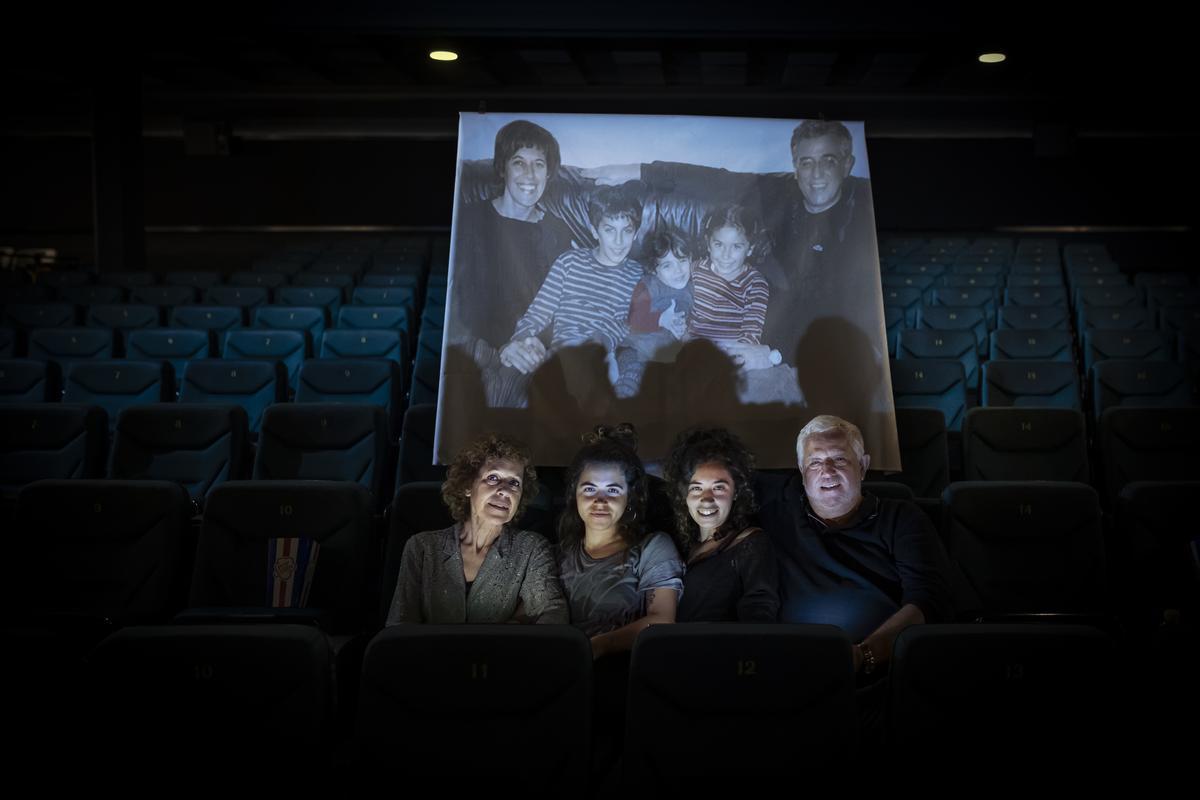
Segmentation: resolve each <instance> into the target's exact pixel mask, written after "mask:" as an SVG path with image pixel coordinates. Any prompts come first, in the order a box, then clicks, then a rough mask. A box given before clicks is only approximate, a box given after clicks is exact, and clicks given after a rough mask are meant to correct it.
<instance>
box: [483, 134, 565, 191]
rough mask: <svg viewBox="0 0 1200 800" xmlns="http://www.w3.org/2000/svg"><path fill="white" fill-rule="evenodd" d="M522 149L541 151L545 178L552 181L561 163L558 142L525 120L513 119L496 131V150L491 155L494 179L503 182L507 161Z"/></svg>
mask: <svg viewBox="0 0 1200 800" xmlns="http://www.w3.org/2000/svg"><path fill="white" fill-rule="evenodd" d="M522 147H532V148H534V149H535V150H541V151H542V154H543V155H545V156H546V175H547V178H548V179H553V178H554V175H555V173H557V172H558V165H559V164H561V163H562V156H561V155H560V154H559V152H558V140H557V139H555V138H554V134H552V133H550V131H548V130H546V129H545V128H543V127H542V126H541V125H535V124H534V123H532V122H530V121H529V120H527V119H515V120H513V121H512V122H510V123H508V124H507V125H505V126H504V127H503V128H501V129H500V130H498V131H496V149H495V150H494V151H493V153H492V168H493V169H494V170H496V177H497V178H499V179H500V180H501V181H503V180H504V175H505V170H507V169H508V160H509V159H510V158H512V157H513V156H514V155H515V154H516V152H517V151H518V150H520V149H521V148H522Z"/></svg>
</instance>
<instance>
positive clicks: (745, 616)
mask: <svg viewBox="0 0 1200 800" xmlns="http://www.w3.org/2000/svg"><path fill="white" fill-rule="evenodd" d="M753 470H754V456H753V454H752V453H751V452H750V451H749V450H747V449H746V446H745V445H744V444H742V441H741V440H740V439H738V437H737V436H735V435H734V434H732V433H730V432H729V431H727V430H725V429H724V428H696V429H692V430H689V431H684V432H683V433H682V434H680V435H679V436H678V437H677V438H676V440H675V444H674V446H673V447H672V449H671V455H670V456H669V457H668V459H667V463H666V465H665V466H664V469H663V474H664V477H665V478H666V481H667V486H668V491H669V492H670V494H671V501H672V502H671V505H672V507H673V509H674V512H675V524H676V528H677V530H678V534H679V536H678V538H679V539H680V540H681V541H683V542H684V547H685V550H686V558H687V575H686V577H685V578H684V592H683V600H682V602H680V604H679V608H678V610H677V611H676V615H675V618H676V620H677V621H678V622H735V621H739V622H775V621H776V617H777V616H778V615H779V570H778V566H777V564H776V562H775V551H774V550H773V549H772V545H771V541H770V539H769V538H768V537H767V536H766V535H765V534H764V533H763V531H762V529H760V528H756V527H753V526H751V525H750V522H749V519H750V515H751V514H753V513H754V510H755V502H754V487H753V477H752V473H753Z"/></svg>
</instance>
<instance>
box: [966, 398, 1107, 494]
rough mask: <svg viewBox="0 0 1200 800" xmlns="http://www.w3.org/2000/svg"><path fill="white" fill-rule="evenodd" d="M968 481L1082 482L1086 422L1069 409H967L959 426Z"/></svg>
mask: <svg viewBox="0 0 1200 800" xmlns="http://www.w3.org/2000/svg"><path fill="white" fill-rule="evenodd" d="M963 475H964V477H965V479H966V480H969V481H1075V482H1079V483H1087V481H1088V449H1087V424H1086V422H1085V420H1084V416H1083V412H1081V411H1078V410H1075V409H1069V408H972V409H971V410H970V411H968V412H967V419H966V422H965V423H964V424H963Z"/></svg>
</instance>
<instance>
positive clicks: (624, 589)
mask: <svg viewBox="0 0 1200 800" xmlns="http://www.w3.org/2000/svg"><path fill="white" fill-rule="evenodd" d="M558 566H559V575H560V576H561V578H562V583H563V588H564V589H566V594H567V602H568V604H569V605H570V608H571V624H572V625H574V626H575V627H577V628H579V629H581V630H582V631H583V632H584V633H586V634H587V635H588V636H595V635H596V634H599V633H607V632H609V631H615V630H616V629H617V628H620V627H623V626H625V625H628V624H629V623H630V622H633V621H634V620H635V619H638V618H640V617H644V616H645V615H646V592H648V591H650V590H651V589H673V590H674V591H675V592H676V593H677V596H678V597H682V596H683V573H684V565H683V560H682V559H680V557H679V552H678V551H677V550H676V549H675V544H674V543H673V542H672V541H671V537H669V536H667V535H666V534H665V533H654V534H651V535H649V536H647V537H646V538H645V539H643V540H642V541H640V542H638V543H637V544H635V545H633V546H632V547H629V548H627V549H625V550H622V551H621V552H620V553H617V554H616V555H612V556H609V557H608V558H592V557H591V556H589V555H588V554H587V553H586V552H585V551H584V549H583V542H579V543H578V544H576V545H575V546H574V547H571V548H569V549H567V550H565V551H561V552H560V553H559V556H558Z"/></svg>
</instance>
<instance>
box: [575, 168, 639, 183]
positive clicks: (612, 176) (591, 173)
mask: <svg viewBox="0 0 1200 800" xmlns="http://www.w3.org/2000/svg"><path fill="white" fill-rule="evenodd" d="M579 176H580V177H582V178H591V179H592V180H594V181H596V185H597V186H619V185H620V184H622V183H625V182H626V181H636V180H639V179H640V178H641V177H642V165H641V164H605V165H604V166H603V167H585V168H584V169H581V170H579Z"/></svg>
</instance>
